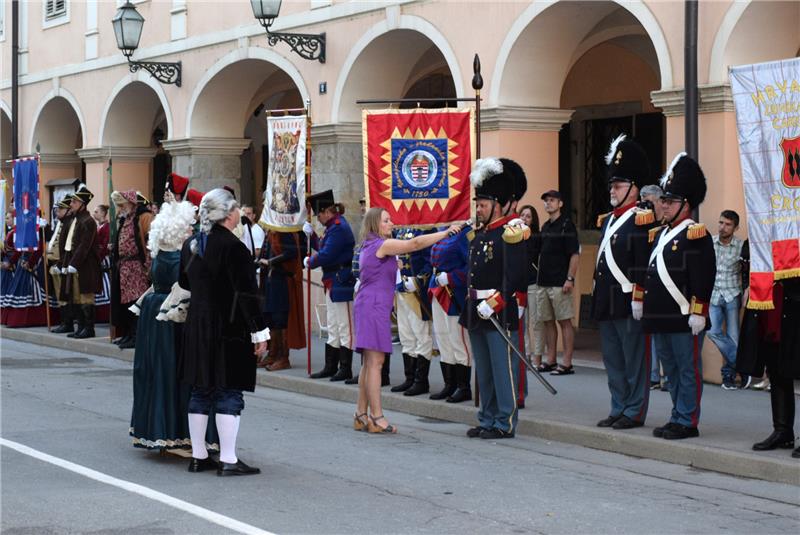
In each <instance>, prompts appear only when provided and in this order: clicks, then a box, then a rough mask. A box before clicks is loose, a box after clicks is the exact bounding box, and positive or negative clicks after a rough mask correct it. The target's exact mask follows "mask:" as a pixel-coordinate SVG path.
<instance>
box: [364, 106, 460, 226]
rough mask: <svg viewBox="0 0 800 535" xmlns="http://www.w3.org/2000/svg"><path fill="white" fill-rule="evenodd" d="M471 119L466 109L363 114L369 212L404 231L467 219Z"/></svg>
mask: <svg viewBox="0 0 800 535" xmlns="http://www.w3.org/2000/svg"><path fill="white" fill-rule="evenodd" d="M473 118H474V115H473V111H472V110H471V109H463V110H460V109H459V110H451V109H437V110H429V109H415V110H365V111H364V112H363V136H364V138H363V143H364V155H365V156H364V159H365V165H364V175H365V176H364V182H365V189H366V192H367V203H368V206H370V207H372V206H379V207H381V208H384V209H385V210H387V211H388V212H389V214H390V215H391V217H392V221H393V222H394V223H395V224H398V225H404V226H409V225H413V226H430V225H435V224H443V223H449V222H453V221H463V220H466V219H468V218H469V217H470V207H471V203H470V199H471V194H470V191H471V190H470V182H469V173H470V170H471V167H472V156H473V154H474V146H473V143H474V120H473Z"/></svg>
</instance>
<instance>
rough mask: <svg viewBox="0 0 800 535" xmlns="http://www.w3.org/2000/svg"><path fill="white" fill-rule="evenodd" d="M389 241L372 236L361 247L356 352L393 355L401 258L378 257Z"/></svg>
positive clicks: (355, 307)
mask: <svg viewBox="0 0 800 535" xmlns="http://www.w3.org/2000/svg"><path fill="white" fill-rule="evenodd" d="M384 241H385V240H384V239H382V238H380V237H379V236H377V235H376V234H370V235H369V236H368V237H367V238H366V239H365V240H364V243H363V244H362V246H361V255H360V258H359V267H360V273H359V276H360V277H359V280H360V281H361V284H360V286H359V289H358V293H357V294H356V299H355V304H354V309H353V315H354V316H355V319H356V344H355V345H356V351H359V352H363V351H364V350H366V349H369V350H372V351H380V352H381V353H391V352H392V317H391V315H392V306H393V303H394V288H395V280H396V277H397V258H396V257H394V256H384V257H383V258H378V257H377V256H376V254H377V252H378V249H380V247H381V245H383V242H384Z"/></svg>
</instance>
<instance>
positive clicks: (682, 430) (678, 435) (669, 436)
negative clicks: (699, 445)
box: [661, 424, 700, 440]
mask: <svg viewBox="0 0 800 535" xmlns="http://www.w3.org/2000/svg"><path fill="white" fill-rule="evenodd" d="M699 436H700V431H698V430H697V428H696V427H687V426H685V425H681V424H675V425H674V426H672V429H665V430H664V434H663V435H662V436H661V438H664V439H666V440H682V439H684V438H694V437H699Z"/></svg>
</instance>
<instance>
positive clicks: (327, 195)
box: [306, 189, 336, 215]
mask: <svg viewBox="0 0 800 535" xmlns="http://www.w3.org/2000/svg"><path fill="white" fill-rule="evenodd" d="M306 204H307V205H309V206H310V207H311V211H312V212H314V214H315V215H319V213H320V212H322V211H324V210H326V209H328V208H330V207H331V206H333V205H334V204H336V201H334V200H333V190H332V189H329V190H325V191H323V192H320V193H315V194H314V195H309V196H308V197H306Z"/></svg>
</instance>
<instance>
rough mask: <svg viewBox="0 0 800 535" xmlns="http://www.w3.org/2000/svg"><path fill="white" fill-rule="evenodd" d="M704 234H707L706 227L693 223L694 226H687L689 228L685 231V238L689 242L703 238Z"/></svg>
mask: <svg viewBox="0 0 800 535" xmlns="http://www.w3.org/2000/svg"><path fill="white" fill-rule="evenodd" d="M706 234H708V230H707V229H706V226H705V225H704V224H702V223H695V224H694V225H689V228H688V229H687V230H686V238H687V239H690V240H698V239H700V238H703V237H704V236H705V235H706Z"/></svg>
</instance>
